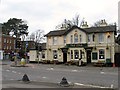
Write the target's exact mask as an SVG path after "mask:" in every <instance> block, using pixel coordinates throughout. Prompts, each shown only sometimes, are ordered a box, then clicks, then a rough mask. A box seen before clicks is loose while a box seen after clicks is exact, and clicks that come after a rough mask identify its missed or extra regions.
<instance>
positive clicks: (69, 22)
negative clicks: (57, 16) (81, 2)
mask: <svg viewBox="0 0 120 90" xmlns="http://www.w3.org/2000/svg"><path fill="white" fill-rule="evenodd" d="M82 22H83V21H80V16H79V15H76V16H75V17H74V18H73V19H72V20H67V19H64V21H63V22H62V23H61V24H59V25H57V26H56V29H69V28H71V27H72V26H74V25H75V26H81V23H82Z"/></svg>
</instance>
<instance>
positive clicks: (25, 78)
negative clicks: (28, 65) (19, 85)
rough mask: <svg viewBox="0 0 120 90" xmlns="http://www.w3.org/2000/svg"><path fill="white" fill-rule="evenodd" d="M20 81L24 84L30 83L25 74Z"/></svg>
mask: <svg viewBox="0 0 120 90" xmlns="http://www.w3.org/2000/svg"><path fill="white" fill-rule="evenodd" d="M22 81H24V82H29V81H30V80H29V78H28V76H27V74H24V76H23V78H22Z"/></svg>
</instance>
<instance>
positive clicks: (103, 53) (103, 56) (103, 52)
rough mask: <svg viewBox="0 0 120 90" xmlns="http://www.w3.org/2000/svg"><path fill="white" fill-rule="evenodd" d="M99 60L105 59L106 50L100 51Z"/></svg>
mask: <svg viewBox="0 0 120 90" xmlns="http://www.w3.org/2000/svg"><path fill="white" fill-rule="evenodd" d="M99 59H105V50H104V49H100V50H99Z"/></svg>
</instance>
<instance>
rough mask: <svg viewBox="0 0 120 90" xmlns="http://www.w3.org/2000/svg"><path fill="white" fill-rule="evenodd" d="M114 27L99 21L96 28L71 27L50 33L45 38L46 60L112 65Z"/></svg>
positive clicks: (85, 23) (86, 26)
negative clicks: (80, 61)
mask: <svg viewBox="0 0 120 90" xmlns="http://www.w3.org/2000/svg"><path fill="white" fill-rule="evenodd" d="M115 35H116V25H107V23H106V21H105V20H101V24H100V26H98V27H88V25H87V22H84V23H83V25H82V27H81V28H80V27H78V26H72V27H71V28H70V29H64V30H54V31H50V32H49V33H48V34H46V35H45V36H46V37H47V43H46V57H45V59H46V60H50V61H58V62H63V63H66V62H69V61H73V62H74V61H78V60H79V59H81V60H82V61H83V62H84V63H87V64H88V63H95V62H100V61H101V62H104V63H107V62H109V63H114V54H115V49H114V48H115Z"/></svg>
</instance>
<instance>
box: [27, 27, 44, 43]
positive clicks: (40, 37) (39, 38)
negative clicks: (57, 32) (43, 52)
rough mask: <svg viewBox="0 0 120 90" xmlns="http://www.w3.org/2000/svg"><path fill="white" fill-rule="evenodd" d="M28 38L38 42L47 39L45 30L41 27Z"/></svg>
mask: <svg viewBox="0 0 120 90" xmlns="http://www.w3.org/2000/svg"><path fill="white" fill-rule="evenodd" d="M28 38H29V40H30V41H34V42H36V43H41V42H43V41H44V40H45V38H44V31H43V30H41V29H39V30H37V31H35V32H33V33H31V35H29V36H28Z"/></svg>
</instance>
